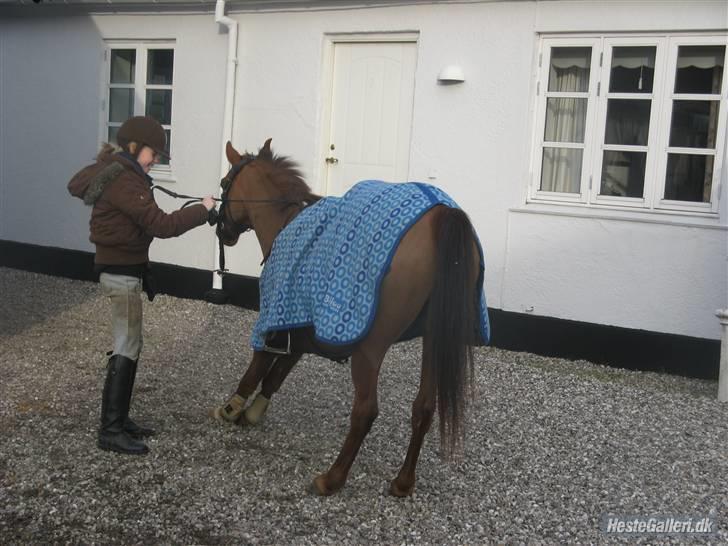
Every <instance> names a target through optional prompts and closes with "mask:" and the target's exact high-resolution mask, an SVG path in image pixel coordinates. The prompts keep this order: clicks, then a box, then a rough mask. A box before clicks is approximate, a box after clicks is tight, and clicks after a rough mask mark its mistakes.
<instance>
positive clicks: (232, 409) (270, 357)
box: [213, 351, 276, 424]
mask: <svg viewBox="0 0 728 546" xmlns="http://www.w3.org/2000/svg"><path fill="white" fill-rule="evenodd" d="M275 357H276V355H274V354H272V353H265V352H262V351H255V352H254V353H253V360H252V361H251V362H250V365H249V366H248V369H247V370H246V371H245V374H244V375H243V378H242V379H241V380H240V383H239V384H238V388H237V390H236V391H235V394H233V395H232V396H231V397H230V399H229V400H228V401H227V402H225V403H224V404H223V405H222V406H220V407H217V408H215V409H214V410H213V416H214V417H215V419H217V420H218V421H221V422H228V423H238V424H240V421H241V418H242V416H243V410H244V409H245V402H246V401H247V399H248V397H249V396H250V395H251V394H253V393H254V392H255V389H257V388H258V384H259V383H260V382H261V381H262V380H263V378H264V377H265V376H266V374H267V373H268V371H269V370H270V367H271V366H272V365H273V361H274V360H275Z"/></svg>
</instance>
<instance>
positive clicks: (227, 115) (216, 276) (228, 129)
mask: <svg viewBox="0 0 728 546" xmlns="http://www.w3.org/2000/svg"><path fill="white" fill-rule="evenodd" d="M215 22H216V23H218V24H221V25H225V26H226V27H227V29H228V52H227V71H226V74H225V110H224V113H223V128H222V145H221V146H220V149H221V157H220V178H221V179H222V177H223V176H225V175H226V174H227V172H228V160H227V157H226V156H225V144H226V143H227V141H228V140H230V141H232V139H233V115H234V111H235V110H234V107H235V72H236V68H237V66H238V22H237V21H236V20H235V19H232V18H230V17H227V16H226V15H225V0H217V3H216V4H215ZM221 194H222V190H221V188H218V197H219V196H220V195H221ZM219 263H220V248H219V246H218V244H217V240H216V241H215V263H214V264H213V267H212V268H213V269H217V268H218V264H219ZM212 288H213V289H218V290H221V289H222V274H220V273H214V272H213V274H212Z"/></svg>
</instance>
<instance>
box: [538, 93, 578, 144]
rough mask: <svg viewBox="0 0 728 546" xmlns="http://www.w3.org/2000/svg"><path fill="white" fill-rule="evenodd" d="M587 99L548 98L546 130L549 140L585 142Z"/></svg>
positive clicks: (546, 136) (545, 133) (545, 136)
mask: <svg viewBox="0 0 728 546" xmlns="http://www.w3.org/2000/svg"><path fill="white" fill-rule="evenodd" d="M586 107H587V99H561V98H559V99H555V98H551V99H547V100H546V130H545V132H544V140H546V141H548V142H575V143H582V142H584V129H585V126H586Z"/></svg>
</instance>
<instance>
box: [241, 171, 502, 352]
mask: <svg viewBox="0 0 728 546" xmlns="http://www.w3.org/2000/svg"><path fill="white" fill-rule="evenodd" d="M440 204H442V205H447V206H449V207H457V205H456V204H455V202H454V201H453V200H452V199H451V198H450V197H449V196H448V195H447V194H446V193H445V192H443V191H442V190H440V189H439V188H436V187H434V186H430V185H427V184H422V183H416V182H411V183H405V184H390V183H387V182H379V181H373V180H369V181H364V182H359V183H358V184H356V185H355V186H354V187H353V188H352V189H351V190H349V191H348V192H347V193H346V194H345V195H344V196H343V197H326V198H323V199H321V200H319V201H317V202H316V203H314V204H313V205H311V206H310V207H308V208H306V209H304V210H303V211H302V212H301V213H300V214H299V215H298V216H296V218H294V219H293V221H292V222H291V223H290V224H288V225H287V226H286V227H285V228H284V229H283V230H282V231H281V232H280V233H279V234H278V236H277V237H276V239H275V241H274V242H273V248H272V249H271V252H270V255H269V257H268V260H267V261H266V264H265V267H264V268H263V272H262V273H261V277H260V315H259V317H258V321H257V322H256V324H255V327H254V328H253V334H252V339H251V345H252V347H253V348H254V349H256V350H262V349H263V348H264V347H265V337H266V334H268V333H270V332H273V331H277V330H290V329H293V328H300V327H304V326H313V328H314V330H315V333H316V340H317V341H319V342H322V343H327V344H330V345H349V344H353V343H355V342H357V341H359V340H360V339H362V338H363V337H364V336H365V335H366V334H367V332H368V331H369V328H370V327H371V325H372V322H373V320H374V316H375V314H376V311H377V306H378V300H379V288H380V285H381V282H382V279H384V277H385V275H386V274H387V272H388V271H389V266H390V263H391V261H392V257H393V256H394V253H395V251H396V250H397V246H398V244H399V241H400V240H401V239H402V237H403V236H404V235H405V233H407V230H408V229H409V228H410V227H411V226H412V225H413V224H414V223H415V222H417V220H419V219H420V217H421V216H422V215H423V214H424V213H425V212H427V211H428V210H430V209H431V208H432V207H434V206H435V205H440ZM478 246H479V251H480V267H481V274H480V279H481V280H482V279H483V271H484V259H483V251H482V248H480V244H478ZM478 297H479V302H478V303H479V306H480V333H481V337H482V341H483V343H488V342H489V340H490V325H489V322H488V308H487V306H486V303H485V295H484V293H483V283H482V282H481V283H480V287H479V294H478Z"/></svg>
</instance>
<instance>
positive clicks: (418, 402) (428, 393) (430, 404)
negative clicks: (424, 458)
mask: <svg viewBox="0 0 728 546" xmlns="http://www.w3.org/2000/svg"><path fill="white" fill-rule="evenodd" d="M423 346H424V343H423ZM424 353H425V351H424V349H423V355H422V372H421V374H420V388H419V391H418V392H417V397H416V398H415V401H414V403H413V404H412V437H411V439H410V444H409V447H408V448H407V456H406V457H405V460H404V464H403V465H402V468H401V469H400V470H399V474H397V477H396V478H395V479H394V480H392V483H391V484H390V487H389V492H390V493H391V494H392V495H394V496H396V497H406V496H408V495H411V494H412V491H413V490H414V488H415V469H416V468H417V459H418V458H419V456H420V449H422V443H423V441H424V439H425V434H427V431H428V430H430V425H431V424H432V417H433V415H434V413H435V378H434V377H432V370H431V369H430V367H429V366H428V362H427V359H428V355H427V354H424Z"/></svg>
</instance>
